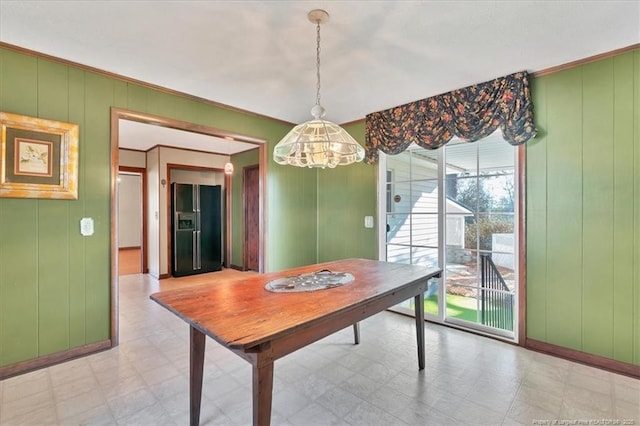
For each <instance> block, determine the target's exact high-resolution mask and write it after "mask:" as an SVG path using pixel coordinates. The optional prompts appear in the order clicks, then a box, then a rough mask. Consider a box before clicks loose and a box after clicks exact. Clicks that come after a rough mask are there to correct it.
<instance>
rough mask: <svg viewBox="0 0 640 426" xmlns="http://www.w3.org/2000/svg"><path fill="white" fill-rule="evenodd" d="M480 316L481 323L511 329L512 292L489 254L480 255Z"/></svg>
mask: <svg viewBox="0 0 640 426" xmlns="http://www.w3.org/2000/svg"><path fill="white" fill-rule="evenodd" d="M480 258H481V262H480V267H481V271H480V283H481V288H480V293H481V294H480V296H481V297H480V301H481V312H480V318H481V321H482V324H485V325H488V326H490V327H495V328H499V329H502V330H509V331H513V292H512V291H511V290H509V287H508V286H507V283H505V281H504V278H503V277H502V274H500V271H499V270H498V268H497V267H496V264H495V263H493V260H492V259H491V255H490V254H488V253H486V254H481V255H480Z"/></svg>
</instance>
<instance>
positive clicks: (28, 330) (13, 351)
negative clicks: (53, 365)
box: [0, 198, 39, 364]
mask: <svg viewBox="0 0 640 426" xmlns="http://www.w3.org/2000/svg"><path fill="white" fill-rule="evenodd" d="M0 205H1V208H2V219H3V222H2V223H0V235H2V240H3V243H2V244H3V246H5V247H7V245H5V244H6V242H7V241H12V242H14V243H13V244H11V246H10V247H11V253H10V255H9V256H7V257H3V258H2V259H0V262H2V263H3V265H2V272H3V273H2V277H1V282H0V285H1V286H2V299H1V300H0V304H2V309H1V311H2V318H0V338H1V339H2V341H3V350H4V353H2V354H0V364H10V363H14V362H18V361H22V360H24V359H29V358H35V357H36V356H38V268H37V267H35V266H36V265H37V261H38V259H37V253H38V243H39V242H38V220H37V217H38V200H28V201H26V200H18V199H9V198H5V199H1V203H0ZM4 251H5V253H6V251H7V250H6V249H5V250H4ZM7 254H9V253H7Z"/></svg>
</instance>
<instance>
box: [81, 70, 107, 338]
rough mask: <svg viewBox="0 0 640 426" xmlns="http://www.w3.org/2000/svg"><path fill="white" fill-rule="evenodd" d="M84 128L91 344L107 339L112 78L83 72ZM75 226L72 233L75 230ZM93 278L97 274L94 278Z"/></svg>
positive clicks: (88, 336)
mask: <svg viewBox="0 0 640 426" xmlns="http://www.w3.org/2000/svg"><path fill="white" fill-rule="evenodd" d="M85 90H86V93H85V95H86V98H85V127H86V131H85V133H84V143H83V144H82V148H84V155H83V158H84V160H85V162H86V165H87V166H89V167H90V168H89V169H88V170H87V172H86V173H85V185H87V187H88V188H91V190H90V191H87V192H86V193H85V199H84V202H85V212H84V215H85V217H90V218H92V219H93V221H94V234H93V235H91V236H86V237H83V238H84V245H85V254H86V258H87V263H86V265H85V267H86V271H85V273H86V276H85V288H86V294H85V302H86V311H87V313H90V314H88V315H87V316H86V339H87V343H94V342H98V341H101V340H105V339H108V338H109V326H110V304H109V302H110V287H109V285H105V282H104V280H105V279H106V280H107V281H108V279H109V277H110V243H109V242H110V225H111V224H110V217H111V210H110V200H109V194H110V182H111V166H110V156H111V150H110V147H111V142H110V116H109V111H110V108H111V105H112V104H113V95H114V83H113V80H111V79H109V78H107V77H104V76H100V75H96V74H92V73H87V74H86V76H85ZM79 229H80V228H79V225H78V228H77V229H76V231H75V232H77V233H79V232H80V231H79ZM94 277H101V279H95V278H94Z"/></svg>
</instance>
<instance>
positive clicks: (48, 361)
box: [0, 340, 111, 380]
mask: <svg viewBox="0 0 640 426" xmlns="http://www.w3.org/2000/svg"><path fill="white" fill-rule="evenodd" d="M107 349H111V340H103V341H101V342H97V343H91V344H89V345H85V346H80V347H78V348H73V349H69V350H67V351H62V352H57V353H55V354H51V355H44V356H41V357H38V358H34V359H29V360H26V361H21V362H17V363H15V364H9V365H5V366H4V367H0V380H4V379H8V378H9V377H13V376H17V375H19V374H24V373H28V372H30V371H34V370H39V369H41V368H46V367H51V366H52V365H56V364H60V363H61V362H65V361H70V360H72V359H75V358H80V357H83V356H86V355H90V354H93V353H96V352H101V351H104V350H107Z"/></svg>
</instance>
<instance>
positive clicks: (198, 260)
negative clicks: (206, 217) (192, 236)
mask: <svg viewBox="0 0 640 426" xmlns="http://www.w3.org/2000/svg"><path fill="white" fill-rule="evenodd" d="M196 237H197V239H198V242H197V244H196V247H197V248H198V254H197V255H196V260H197V262H198V268H197V269H202V254H201V253H200V244H201V242H200V231H196Z"/></svg>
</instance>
